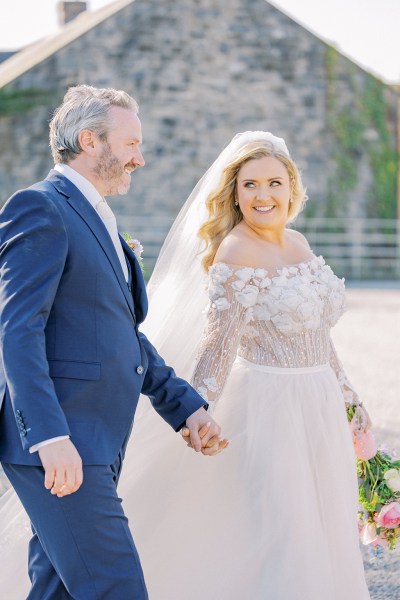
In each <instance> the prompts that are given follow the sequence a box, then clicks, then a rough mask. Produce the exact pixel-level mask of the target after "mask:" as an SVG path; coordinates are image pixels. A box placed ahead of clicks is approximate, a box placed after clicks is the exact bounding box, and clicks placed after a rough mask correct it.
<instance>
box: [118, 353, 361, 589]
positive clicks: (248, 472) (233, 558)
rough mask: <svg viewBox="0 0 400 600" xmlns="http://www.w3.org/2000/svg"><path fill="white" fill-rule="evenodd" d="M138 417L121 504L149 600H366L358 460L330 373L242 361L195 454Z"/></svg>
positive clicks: (151, 419)
mask: <svg viewBox="0 0 400 600" xmlns="http://www.w3.org/2000/svg"><path fill="white" fill-rule="evenodd" d="M153 413H154V411H147V412H146V411H144V414H143V415H142V417H141V418H140V419H139V420H138V423H137V426H135V428H134V432H135V433H134V435H133V438H132V440H131V443H130V446H129V448H128V454H127V457H126V462H125V467H124V473H123V478H122V481H121V496H122V497H123V498H124V506H125V510H126V512H127V514H128V516H129V517H130V521H131V528H132V531H133V535H134V538H135V541H136V544H137V547H138V550H139V554H140V556H141V559H142V565H143V569H144V573H145V578H146V581H147V585H148V589H149V597H150V599H151V600H186V599H187V598H190V599H191V600H204V598H205V597H206V598H208V599H209V600H217V599H218V600H243V599H249V600H269V599H271V600H367V599H369V593H368V590H367V586H366V583H365V578H364V570H363V564H362V559H361V554H360V549H359V541H358V540H359V537H358V527H357V508H358V505H357V479H356V470H355V457H354V451H353V447H352V442H351V437H350V432H349V427H348V424H347V418H346V414H345V409H344V404H343V396H342V394H341V391H340V388H339V386H338V383H337V380H336V377H335V375H334V373H333V371H332V370H331V369H330V367H329V366H319V367H312V368H305V369H303V368H302V369H281V368H274V367H264V366H260V365H255V364H253V363H250V362H248V361H246V360H244V359H242V358H238V359H237V360H236V362H235V364H234V366H233V369H232V371H231V374H230V376H229V379H228V382H227V384H226V386H225V389H224V392H223V395H222V397H221V399H220V401H219V402H218V404H217V407H216V410H215V415H214V416H215V418H216V420H217V421H218V422H219V423H220V425H221V426H222V428H223V433H224V435H225V436H228V437H229V438H230V440H231V441H230V445H229V447H228V449H227V450H225V451H224V452H223V453H221V454H219V455H217V456H215V457H205V456H203V455H201V454H195V453H194V452H193V451H191V450H189V449H188V448H186V446H185V444H184V443H183V441H182V439H179V437H178V436H175V435H174V434H172V435H171V433H170V432H169V431H168V427H166V426H165V424H164V423H162V422H161V421H160V419H158V418H157V416H154V414H153Z"/></svg>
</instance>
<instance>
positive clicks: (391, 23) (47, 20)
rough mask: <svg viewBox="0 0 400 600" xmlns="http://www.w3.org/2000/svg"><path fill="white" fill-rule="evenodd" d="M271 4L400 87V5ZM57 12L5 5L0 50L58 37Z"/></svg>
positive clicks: (383, 1) (395, 1) (352, 0)
mask: <svg viewBox="0 0 400 600" xmlns="http://www.w3.org/2000/svg"><path fill="white" fill-rule="evenodd" d="M161 1H162V0H161ZM191 1H192V0H187V2H191ZM227 1H229V0H227ZM260 1H261V0H260ZM106 4H111V2H110V0H91V1H89V2H88V6H89V9H90V10H96V9H98V8H101V7H102V6H105V5H106ZM271 4H274V5H275V6H276V7H277V8H280V9H282V10H283V11H284V12H286V13H287V14H289V15H290V16H292V17H294V18H295V19H296V20H297V21H300V22H301V23H302V24H303V25H305V26H306V27H307V28H308V29H310V30H311V31H313V32H314V33H316V34H317V35H320V36H321V37H323V38H324V39H325V40H327V41H329V42H330V43H333V44H334V45H335V46H336V47H337V48H338V49H339V50H340V51H342V52H343V53H344V54H346V55H347V56H348V57H349V58H352V59H353V60H355V61H356V62H357V63H358V64H360V65H361V66H362V67H365V68H367V69H369V70H370V71H372V72H373V73H375V74H377V75H378V76H380V77H381V78H382V79H384V80H386V81H388V82H392V83H394V82H397V83H398V82H400V32H399V30H400V0H272V1H271ZM56 6H57V0H8V1H7V0H3V1H2V2H1V8H0V50H14V49H18V48H21V47H22V46H24V45H27V44H29V43H31V42H34V41H36V40H39V39H41V38H43V37H45V36H47V35H52V34H54V33H56V32H57V30H58V25H57V13H56Z"/></svg>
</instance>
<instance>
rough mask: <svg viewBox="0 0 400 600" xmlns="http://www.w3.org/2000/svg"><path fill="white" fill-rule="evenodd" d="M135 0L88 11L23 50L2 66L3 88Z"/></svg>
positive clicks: (0, 72) (1, 82) (0, 76)
mask: <svg viewBox="0 0 400 600" xmlns="http://www.w3.org/2000/svg"><path fill="white" fill-rule="evenodd" d="M134 1H135V0H116V2H112V3H111V4H108V5H107V6H104V7H103V8H99V9H98V10H96V11H94V12H89V11H85V12H83V13H81V14H80V15H78V16H77V17H76V18H75V19H73V20H72V21H71V22H70V23H67V25H65V26H64V27H63V28H62V30H61V31H60V32H59V33H56V34H54V35H52V36H49V37H46V38H43V39H42V40H40V41H39V42H34V43H33V44H30V45H29V46H26V48H24V49H23V50H20V51H19V52H17V53H16V54H15V55H13V56H11V58H9V59H8V60H6V61H5V62H4V63H2V64H1V65H0V88H1V87H3V86H5V85H7V84H8V83H10V82H11V81H13V80H14V79H17V77H19V76H20V75H22V74H23V73H25V72H26V71H29V69H32V68H33V67H35V66H36V65H38V64H39V63H41V62H42V61H44V60H46V58H49V57H50V56H52V55H53V54H55V52H57V51H58V50H61V49H62V48H64V47H65V46H67V45H68V44H70V43H71V42H73V41H74V40H76V39H77V38H79V37H80V36H81V35H84V34H85V33H87V32H88V31H90V30H91V29H93V27H96V25H99V24H100V23H102V22H103V21H105V20H106V19H108V18H109V17H111V16H113V15H115V14H116V13H118V12H119V11H120V10H122V9H123V8H125V7H126V6H128V5H129V4H132V3H133V2H134Z"/></svg>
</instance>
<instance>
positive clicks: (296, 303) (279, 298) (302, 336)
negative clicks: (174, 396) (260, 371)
mask: <svg viewBox="0 0 400 600" xmlns="http://www.w3.org/2000/svg"><path fill="white" fill-rule="evenodd" d="M208 296H209V298H210V307H209V309H208V319H207V327H206V330H205V332H204V336H203V340H202V342H201V345H200V350H199V354H198V360H197V365H196V368H195V371H194V375H193V378H192V384H193V386H194V387H195V388H196V389H197V391H198V392H199V393H200V394H201V395H202V396H203V397H204V398H205V399H206V400H209V401H210V400H211V401H213V400H216V399H218V396H219V395H220V393H221V391H222V388H223V386H224V383H225V380H226V378H227V376H228V374H229V371H230V369H231V367H232V364H233V362H234V360H235V358H236V356H237V355H239V356H241V357H242V358H245V359H246V360H248V361H250V362H253V363H256V364H259V365H267V366H273V367H285V368H296V367H313V366H316V365H324V364H328V363H329V364H330V365H331V367H332V368H333V369H334V371H335V373H336V376H337V378H338V381H339V384H340V386H341V389H342V391H343V395H344V399H345V401H346V402H349V403H355V402H356V395H355V393H354V390H353V389H352V387H351V385H350V383H349V382H348V380H347V378H346V375H345V373H344V371H343V368H342V366H341V364H340V362H339V360H338V358H337V355H336V352H335V350H334V347H333V344H332V341H331V338H330V330H331V328H332V326H333V325H334V324H335V323H336V322H337V321H338V319H339V318H340V316H341V315H342V313H343V311H344V309H345V289H344V280H342V279H339V278H338V277H337V276H336V275H335V274H334V273H333V271H332V269H331V268H330V267H329V266H328V265H327V264H325V261H324V259H323V258H322V257H321V256H320V257H313V258H311V259H310V260H309V261H306V262H302V263H300V264H298V265H291V266H287V267H283V268H282V269H279V270H277V271H276V273H275V274H274V275H272V276H271V275H269V274H268V272H267V271H266V270H265V269H263V268H253V267H241V266H235V265H231V264H226V263H222V262H219V263H216V264H214V265H213V266H212V267H210V269H209V273H208Z"/></svg>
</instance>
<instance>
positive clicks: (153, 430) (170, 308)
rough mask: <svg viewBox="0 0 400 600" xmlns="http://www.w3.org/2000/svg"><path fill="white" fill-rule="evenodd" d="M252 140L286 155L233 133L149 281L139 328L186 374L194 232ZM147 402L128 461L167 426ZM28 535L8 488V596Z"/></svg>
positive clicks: (2, 515) (196, 313)
mask: <svg viewBox="0 0 400 600" xmlns="http://www.w3.org/2000/svg"><path fill="white" fill-rule="evenodd" d="M253 141H254V142H257V141H263V142H269V143H270V144H271V146H272V147H273V148H274V149H276V150H280V151H283V152H284V153H285V154H287V155H289V152H288V150H287V147H286V145H285V142H284V140H283V139H282V138H278V137H276V136H274V135H272V134H271V133H269V132H265V131H246V132H244V133H239V134H237V135H235V137H234V138H233V139H232V141H231V142H230V143H229V144H228V145H227V146H226V147H225V148H224V149H223V150H222V152H221V154H220V155H219V156H218V158H217V159H216V160H215V161H214V163H213V164H212V165H211V167H210V168H209V169H208V171H207V172H206V173H205V175H204V176H203V177H202V178H201V179H200V181H199V182H198V184H197V185H196V187H195V188H194V190H193V191H192V193H191V194H190V196H189V198H188V199H187V201H186V202H185V204H184V205H183V207H182V209H181V211H180V213H179V214H178V216H177V218H176V220H175V222H174V224H173V226H172V228H171V230H170V232H169V233H168V235H167V238H166V240H165V242H164V245H163V247H162V249H161V252H160V255H159V258H158V260H157V264H156V266H155V268H154V271H153V274H152V276H151V279H150V281H149V284H148V288H147V291H148V296H149V315H148V317H147V319H146V321H145V323H144V326H143V327H142V330H143V332H144V333H145V334H146V335H147V337H148V338H149V339H150V341H151V342H152V343H153V344H154V346H155V347H156V348H157V350H158V351H159V353H160V354H161V356H163V357H164V358H165V360H166V362H167V363H168V364H170V365H172V366H173V367H174V369H175V371H176V373H177V375H179V376H180V377H183V378H185V379H190V377H191V374H192V371H193V368H194V364H195V358H196V354H197V347H198V344H199V342H200V339H201V334H202V331H203V329H204V327H205V323H206V309H207V305H208V298H207V294H206V275H205V273H204V271H203V268H202V266H201V256H200V252H201V249H202V246H201V241H200V239H199V237H198V236H197V232H198V230H199V227H200V225H201V224H202V223H203V222H204V221H205V219H206V216H207V215H206V199H207V197H208V195H209V194H210V192H211V191H212V190H214V189H215V188H216V187H217V185H218V183H219V181H220V178H221V176H222V174H223V171H224V169H225V167H226V166H227V165H228V164H229V162H230V161H231V160H232V159H233V158H234V157H235V155H236V154H237V153H239V152H240V150H241V149H242V148H243V147H244V146H246V145H247V144H248V143H249V142H253ZM150 406H151V405H150V402H149V401H148V399H147V398H145V397H141V400H140V403H139V407H138V410H137V414H136V416H135V427H134V435H133V436H132V440H131V442H130V443H129V445H128V450H127V454H126V458H125V463H128V464H129V461H130V457H132V456H133V455H135V462H136V463H137V462H138V459H139V460H140V461H142V462H143V461H145V460H147V458H148V456H147V454H145V455H143V456H142V455H141V452H140V448H141V446H142V447H143V446H145V445H146V444H144V445H143V444H141V437H145V436H149V434H150V435H153V437H154V438H157V451H159V452H161V451H162V442H161V444H159V443H158V440H159V431H163V430H164V429H166V430H167V431H168V430H169V431H171V430H170V428H169V426H168V425H166V424H165V423H164V422H163V421H162V419H160V418H159V417H158V416H157V415H156V413H155V411H154V410H152V409H151V408H150ZM170 435H171V434H170ZM170 435H169V436H168V439H170ZM179 443H180V444H181V443H182V442H181V441H179ZM146 447H148V446H146ZM137 454H139V457H138V456H137ZM130 471H131V470H130V469H129V468H125V469H124V477H123V479H125V482H124V481H123V482H122V484H123V485H122V487H124V485H129V482H130V481H131V480H132V477H133V475H132V474H131V472H130ZM122 495H123V494H122ZM29 536H30V527H29V520H28V517H27V515H26V513H25V511H24V509H23V508H22V505H21V503H20V501H19V499H18V497H17V496H16V494H15V492H13V490H12V489H10V490H8V491H7V492H6V493H5V494H4V495H3V496H2V497H1V498H0V581H1V585H2V591H4V593H5V592H7V594H6V596H7V597H8V598H9V599H10V600H11V599H12V598H20V597H21V594H17V595H16V593H17V592H16V589H17V587H18V585H21V586H22V585H26V582H25V581H18V582H17V581H16V580H17V579H18V578H21V569H20V564H21V561H22V560H23V559H22V556H23V555H24V554H26V545H27V541H28V539H29ZM4 582H6V584H5V587H4ZM8 585H9V586H10V589H9V590H8V588H7V586H8Z"/></svg>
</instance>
